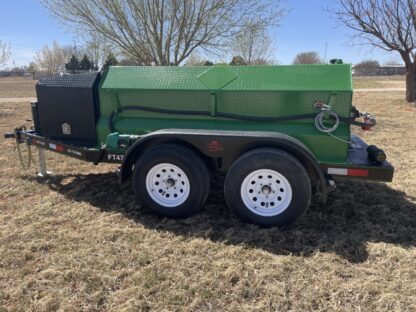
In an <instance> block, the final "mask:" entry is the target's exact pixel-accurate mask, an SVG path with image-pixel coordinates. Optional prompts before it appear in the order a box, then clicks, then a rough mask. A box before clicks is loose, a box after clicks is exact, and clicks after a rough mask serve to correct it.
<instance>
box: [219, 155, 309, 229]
mask: <svg viewBox="0 0 416 312" xmlns="http://www.w3.org/2000/svg"><path fill="white" fill-rule="evenodd" d="M224 194H225V200H226V202H227V205H228V207H229V208H230V209H231V210H232V211H234V212H235V213H236V214H237V215H238V216H239V217H241V218H242V219H243V220H245V221H247V222H250V223H255V224H258V225H260V226H265V227H268V226H285V225H289V224H291V223H293V222H294V221H296V220H297V219H298V218H300V217H301V216H302V215H303V214H304V213H305V212H306V210H307V209H308V207H309V204H310V200H311V183H310V180H309V176H308V174H307V172H306V170H305V168H304V167H303V166H302V164H301V163H300V162H299V161H298V160H297V159H296V158H295V157H294V156H292V155H291V154H289V153H287V152H285V151H283V150H280V149H275V148H260V149H256V150H253V151H250V152H248V153H246V154H244V155H243V156H241V157H240V158H239V159H237V160H236V161H235V163H234V164H233V165H232V166H231V168H230V170H229V171H228V173H227V176H226V178H225V183H224Z"/></svg>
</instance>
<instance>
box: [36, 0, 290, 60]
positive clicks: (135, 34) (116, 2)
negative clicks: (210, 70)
mask: <svg viewBox="0 0 416 312" xmlns="http://www.w3.org/2000/svg"><path fill="white" fill-rule="evenodd" d="M41 2H42V3H43V4H44V6H45V7H46V8H47V9H48V10H49V11H50V12H51V13H52V14H53V15H55V16H56V17H57V18H58V19H59V20H60V21H62V22H64V23H65V24H66V25H68V26H70V27H72V29H74V28H76V29H78V30H79V29H81V30H82V31H84V32H87V33H94V32H96V33H99V34H101V35H102V36H103V37H104V38H106V39H107V40H109V41H110V42H111V43H113V44H114V45H115V46H117V47H118V48H119V49H120V50H121V52H123V53H124V54H125V55H126V56H130V57H131V58H133V59H135V60H136V61H137V62H138V63H141V64H146V65H150V64H155V65H179V64H181V63H182V62H183V61H184V60H185V59H186V58H187V57H188V56H189V55H190V54H191V53H192V52H194V51H195V50H196V49H198V48H200V49H205V50H208V51H211V52H212V51H215V50H218V49H219V48H221V47H223V48H224V47H225V46H226V44H225V41H227V40H229V39H230V38H231V37H233V36H234V35H235V34H237V33H239V32H240V31H241V30H242V28H243V26H244V24H245V22H246V21H247V20H249V19H252V18H258V19H261V20H264V21H265V23H268V24H270V25H274V24H276V23H277V21H278V19H279V18H280V16H281V14H282V12H283V11H282V9H281V5H280V0H262V1H258V0H106V1H102V0H89V1H84V0H66V1H61V0H41Z"/></svg>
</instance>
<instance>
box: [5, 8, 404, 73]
mask: <svg viewBox="0 0 416 312" xmlns="http://www.w3.org/2000/svg"><path fill="white" fill-rule="evenodd" d="M284 1H285V2H284V6H285V7H286V8H288V9H290V13H289V14H288V15H287V16H286V17H285V18H284V19H283V20H282V25H281V26H280V27H279V28H278V29H276V30H274V31H273V32H272V37H273V39H274V40H275V42H276V43H275V45H276V46H277V52H276V55H275V59H277V60H278V61H279V63H281V64H290V63H291V62H292V60H293V58H294V57H295V55H296V54H297V53H299V52H303V51H317V52H319V53H320V54H321V56H322V57H324V52H325V43H328V49H327V51H328V52H327V59H328V60H329V59H331V58H342V59H343V60H344V61H345V62H348V63H356V62H359V61H361V60H362V59H365V58H374V59H378V60H379V61H380V62H381V63H383V62H385V61H389V60H392V59H395V60H400V58H399V57H398V55H397V54H395V53H388V52H384V51H382V50H379V49H374V50H372V49H371V48H369V47H367V46H360V45H352V44H351V42H350V41H351V40H350V35H351V32H350V31H349V30H347V29H345V28H344V27H342V26H339V25H338V22H337V21H336V20H335V19H334V18H333V17H331V15H330V14H329V13H328V12H327V11H326V8H327V7H333V6H334V3H335V1H334V0H332V1H331V0H319V1H318V0H284ZM0 16H1V18H0V40H3V41H6V42H9V43H10V44H11V46H12V57H11V60H10V62H9V64H8V65H9V66H11V65H12V62H13V61H14V62H15V64H16V65H25V64H28V63H29V62H30V61H31V60H32V59H33V55H34V53H35V52H36V51H37V50H39V49H40V48H42V46H44V45H45V44H51V43H52V42H53V41H54V40H56V41H57V42H59V43H60V44H62V45H66V44H71V43H74V42H76V37H74V35H72V34H71V33H70V32H69V31H67V30H66V29H65V28H63V27H62V26H61V25H59V23H58V22H57V21H56V20H55V19H54V18H52V17H51V16H50V15H49V14H48V13H47V11H46V10H45V9H44V8H43V7H42V6H41V5H40V4H39V3H38V1H36V0H0Z"/></svg>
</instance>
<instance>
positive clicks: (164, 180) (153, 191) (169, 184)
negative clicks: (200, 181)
mask: <svg viewBox="0 0 416 312" xmlns="http://www.w3.org/2000/svg"><path fill="white" fill-rule="evenodd" d="M146 189H147V193H148V194H149V196H150V197H151V198H152V199H153V200H154V201H155V202H156V203H157V204H159V205H161V206H164V207H177V206H179V205H181V204H183V203H184V202H185V201H186V200H187V198H188V197H189V192H190V184H189V179H188V177H187V176H186V174H185V172H184V171H183V170H182V169H181V168H179V167H178V166H176V165H173V164H169V163H162V164H158V165H156V166H154V167H153V168H151V169H150V170H149V172H148V173H147V176H146Z"/></svg>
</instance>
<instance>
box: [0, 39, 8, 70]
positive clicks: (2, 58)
mask: <svg viewBox="0 0 416 312" xmlns="http://www.w3.org/2000/svg"><path fill="white" fill-rule="evenodd" d="M10 54H11V52H10V44H7V43H5V42H2V41H1V40H0V66H2V65H3V64H5V63H6V62H7V61H8V60H9V58H10Z"/></svg>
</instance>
